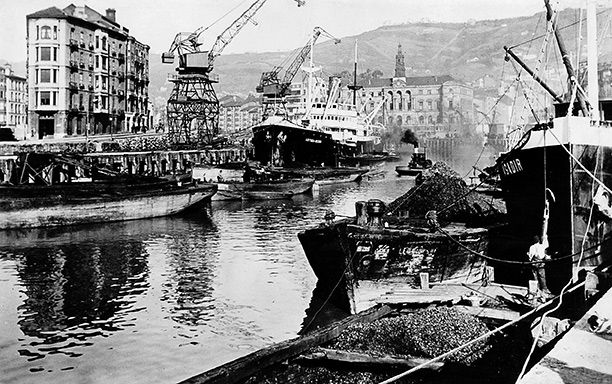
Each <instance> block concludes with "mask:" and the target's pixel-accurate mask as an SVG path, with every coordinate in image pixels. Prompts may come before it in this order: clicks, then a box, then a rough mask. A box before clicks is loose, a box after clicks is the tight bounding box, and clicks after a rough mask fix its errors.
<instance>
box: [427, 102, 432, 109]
mask: <svg viewBox="0 0 612 384" xmlns="http://www.w3.org/2000/svg"><path fill="white" fill-rule="evenodd" d="M432 105H433V103H432V102H431V100H427V109H429V110H430V111H431V109H432Z"/></svg>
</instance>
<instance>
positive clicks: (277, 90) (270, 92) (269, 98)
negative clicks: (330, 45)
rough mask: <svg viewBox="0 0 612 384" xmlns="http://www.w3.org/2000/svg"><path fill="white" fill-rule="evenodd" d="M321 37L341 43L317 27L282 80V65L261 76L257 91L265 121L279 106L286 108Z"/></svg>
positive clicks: (286, 70)
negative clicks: (293, 84) (294, 83)
mask: <svg viewBox="0 0 612 384" xmlns="http://www.w3.org/2000/svg"><path fill="white" fill-rule="evenodd" d="M321 35H324V36H326V37H328V38H330V39H332V40H333V41H334V43H335V44H339V43H340V39H338V38H336V37H334V36H332V35H331V34H330V33H329V32H327V31H326V30H324V29H323V28H321V27H315V28H314V29H313V32H312V36H311V38H310V39H309V40H308V43H306V45H304V47H302V49H300V50H299V52H298V54H297V55H296V56H295V58H294V59H293V61H291V63H290V64H289V66H288V67H287V68H286V69H285V74H284V75H283V77H282V79H281V78H279V75H280V73H281V71H283V69H284V67H283V66H282V65H277V66H275V67H274V68H273V69H272V70H271V71H268V72H264V73H262V74H261V80H260V81H259V85H258V86H257V87H256V88H255V90H256V91H257V93H261V94H262V95H263V98H262V103H263V106H264V112H263V118H264V119H265V118H266V117H267V116H268V115H269V114H270V111H271V110H273V109H276V108H277V107H278V106H279V104H280V105H282V106H283V108H284V106H285V102H286V100H285V98H286V96H287V95H288V94H289V88H290V87H291V82H292V81H293V78H294V77H295V75H296V74H297V72H298V70H299V69H300V67H301V66H302V64H304V61H305V60H306V58H307V57H308V55H309V54H310V52H311V51H312V48H313V46H314V44H315V42H316V41H317V39H318V38H319V36H321ZM285 114H286V111H285Z"/></svg>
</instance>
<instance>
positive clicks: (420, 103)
mask: <svg viewBox="0 0 612 384" xmlns="http://www.w3.org/2000/svg"><path fill="white" fill-rule="evenodd" d="M422 110H423V101H422V100H421V101H419V111H422Z"/></svg>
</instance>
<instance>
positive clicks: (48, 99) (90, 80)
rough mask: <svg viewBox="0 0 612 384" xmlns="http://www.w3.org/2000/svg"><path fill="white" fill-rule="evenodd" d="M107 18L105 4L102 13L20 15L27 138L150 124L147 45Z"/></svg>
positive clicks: (72, 10) (75, 10)
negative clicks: (22, 18)
mask: <svg viewBox="0 0 612 384" xmlns="http://www.w3.org/2000/svg"><path fill="white" fill-rule="evenodd" d="M115 16H116V14H115V11H114V10H113V9H108V10H107V11H106V13H105V15H102V14H100V13H98V12H97V11H95V10H93V9H91V8H89V7H87V6H83V7H77V6H74V5H69V6H68V7H66V8H64V9H58V8H56V7H51V8H47V9H44V10H41V11H38V12H35V13H32V14H30V15H27V16H26V22H27V64H26V65H27V77H28V91H29V92H28V117H29V134H28V138H29V139H45V138H56V139H57V138H65V137H79V136H85V137H87V136H90V135H91V136H95V135H108V134H113V133H127V132H136V131H139V130H144V129H146V128H147V127H149V126H150V124H151V117H150V111H149V108H148V106H149V103H148V92H147V89H148V61H149V47H148V46H147V45H145V44H142V43H140V42H138V41H137V40H136V39H135V38H133V37H132V36H130V35H129V30H128V29H127V28H125V27H122V26H121V25H119V24H118V23H117V22H116V20H115ZM137 63H138V64H137ZM136 68H139V70H137V69H136ZM137 73H138V75H136V74H137ZM132 74H133V75H132ZM134 100H139V101H140V104H138V103H137V102H135V101H134ZM137 105H138V108H136V106H137ZM142 106H144V107H142Z"/></svg>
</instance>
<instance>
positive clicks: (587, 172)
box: [549, 129, 612, 195]
mask: <svg viewBox="0 0 612 384" xmlns="http://www.w3.org/2000/svg"><path fill="white" fill-rule="evenodd" d="M549 131H550V134H551V135H553V137H554V138H555V140H557V142H558V143H559V144H561V148H563V149H564V150H565V152H567V154H568V155H570V157H571V158H572V159H573V160H574V161H575V162H576V164H578V166H579V167H580V168H582V170H583V171H584V172H586V174H587V175H589V176H590V177H591V178H592V179H593V181H595V182H596V183H597V184H599V185H600V186H601V187H602V188H603V189H604V190H605V191H606V192H608V193H609V194H611V195H612V190H611V189H610V188H608V187H607V186H606V185H605V184H604V183H603V182H602V181H601V180H599V179H598V178H597V177H596V176H595V175H594V174H592V173H591V171H589V170H588V169H586V167H585V166H584V165H583V164H582V163H581V162H580V160H578V159H577V158H576V156H574V155H573V154H572V153H571V152H570V151H569V150H568V149H567V148H566V147H565V145H564V144H563V143H562V142H561V140H559V138H558V137H557V135H555V133H554V132H553V131H552V129H551V130H549Z"/></svg>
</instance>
